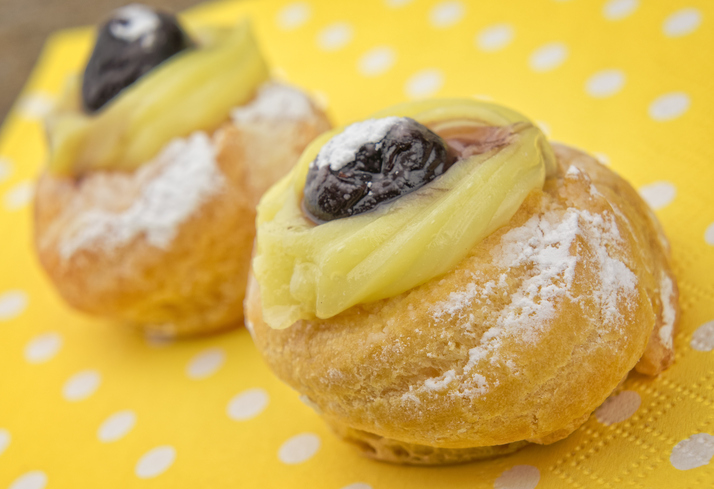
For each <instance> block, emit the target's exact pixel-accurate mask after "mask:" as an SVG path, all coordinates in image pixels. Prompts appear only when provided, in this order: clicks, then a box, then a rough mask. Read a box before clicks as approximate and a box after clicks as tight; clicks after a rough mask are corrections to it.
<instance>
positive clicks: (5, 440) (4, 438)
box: [0, 428, 12, 455]
mask: <svg viewBox="0 0 714 489" xmlns="http://www.w3.org/2000/svg"><path fill="white" fill-rule="evenodd" d="M11 438H12V437H11V436H10V432H9V431H7V430H6V429H5V428H0V455H2V454H3V452H4V451H5V450H6V449H7V447H8V446H9V445H10V439H11Z"/></svg>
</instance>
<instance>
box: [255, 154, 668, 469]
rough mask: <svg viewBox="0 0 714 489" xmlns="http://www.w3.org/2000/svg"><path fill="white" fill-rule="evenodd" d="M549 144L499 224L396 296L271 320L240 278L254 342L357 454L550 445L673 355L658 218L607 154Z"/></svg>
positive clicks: (389, 456)
mask: <svg viewBox="0 0 714 489" xmlns="http://www.w3.org/2000/svg"><path fill="white" fill-rule="evenodd" d="M554 151H555V153H556V156H557V158H558V164H559V169H558V174H557V175H556V177H554V178H550V179H548V180H547V181H546V183H545V186H544V188H543V190H537V191H533V192H531V194H530V195H529V196H528V198H527V199H526V201H525V202H524V203H523V205H522V206H521V207H520V209H519V210H518V212H517V213H516V215H515V216H514V217H513V218H512V219H511V220H510V222H509V223H508V225H506V226H504V227H502V228H501V229H499V230H497V231H496V232H494V233H493V234H491V235H490V236H489V237H488V238H486V239H485V240H484V241H482V242H480V243H479V244H477V245H476V246H474V248H473V249H472V250H471V252H470V253H469V255H468V256H467V257H466V258H465V259H464V260H462V261H461V262H460V264H459V265H458V266H457V267H456V268H455V269H453V270H452V271H450V272H449V273H447V274H445V275H443V276H441V277H439V278H435V279H433V280H431V281H429V282H427V283H425V284H423V285H421V286H419V287H416V288H414V289H412V290H410V291H408V292H406V293H404V294H401V295H399V296H396V297H391V298H389V299H385V300H381V301H377V302H374V303H369V304H361V305H357V306H354V307H352V308H350V309H348V310H347V311H345V312H343V313H341V314H339V315H337V316H335V317H332V318H330V319H325V320H320V319H315V320H302V321H298V322H296V323H295V324H293V325H292V326H291V327H290V328H287V329H284V330H276V329H271V328H270V327H268V326H267V324H265V323H264V322H263V320H262V316H261V304H260V290H259V286H258V284H257V282H256V281H255V280H254V279H252V278H251V280H250V283H249V287H248V288H249V290H248V294H247V298H246V324H247V325H248V326H249V329H251V331H252V334H253V337H254V340H255V343H256V345H257V347H258V349H259V350H260V351H261V353H262V354H263V356H264V358H265V359H266V361H267V362H268V364H269V365H270V367H271V368H272V369H273V370H274V371H275V372H276V374H277V375H278V376H279V377H280V378H281V379H282V380H284V381H285V382H287V383H288V384H289V385H291V386H292V387H293V388H295V389H296V390H297V391H299V392H300V393H301V394H303V395H304V396H306V398H307V399H309V401H310V403H311V404H313V405H315V406H316V407H317V409H318V411H319V412H320V413H321V414H322V415H323V416H324V418H325V419H326V421H327V422H328V423H329V424H330V425H331V426H332V427H333V429H334V430H335V431H336V432H337V433H338V434H339V435H340V436H342V437H343V438H345V439H346V440H348V441H351V442H352V443H353V444H355V445H357V446H359V447H361V449H362V451H363V452H364V453H365V454H366V455H367V456H371V457H373V458H378V459H380V460H386V461H391V462H400V463H412V464H440V463H450V462H452V463H453V462H463V461H467V460H472V459H474V458H482V457H483V456H495V455H498V454H499V453H501V452H507V451H508V447H510V448H513V447H514V445H512V444H519V443H520V442H523V441H529V442H534V443H544V444H547V443H553V442H555V441H557V440H560V439H562V438H564V437H566V436H567V435H569V434H570V433H572V432H573V431H574V430H575V429H576V428H578V427H579V426H580V425H581V424H582V423H584V422H585V421H586V420H587V418H588V417H589V415H590V414H591V413H592V412H593V411H594V410H595V409H596V408H597V407H598V406H599V405H600V404H602V402H603V401H604V400H605V399H606V398H607V397H608V396H609V395H610V393H611V392H612V391H613V390H614V389H615V388H616V387H617V385H618V384H619V383H620V382H621V381H622V379H623V378H624V377H626V375H627V374H628V372H629V371H630V370H631V369H633V368H635V369H636V370H638V371H640V372H642V373H646V374H650V375H654V374H656V373H659V372H660V371H662V370H663V369H665V368H666V367H667V366H668V365H669V364H671V362H672V360H673V357H674V355H673V348H672V338H673V334H674V332H675V327H676V322H677V320H678V316H679V310H678V305H677V304H678V301H677V297H678V293H677V288H676V282H675V280H674V276H673V274H672V272H671V270H670V266H669V261H668V245H667V241H666V238H665V237H664V235H663V234H662V231H661V229H660V227H659V225H658V224H657V221H656V219H655V218H654V216H653V214H652V212H651V211H650V210H649V209H648V208H647V206H646V204H645V203H644V202H643V201H642V199H641V198H640V197H639V195H638V194H637V192H636V191H635V190H634V189H633V188H632V187H631V186H630V185H629V184H628V183H627V182H626V181H624V180H623V179H622V178H620V177H619V176H618V175H616V174H615V173H614V172H612V171H611V170H609V169H608V168H607V167H605V166H603V165H601V164H600V163H598V162H597V161H596V160H595V159H593V158H592V157H590V156H588V155H587V154H585V153H583V152H581V151H578V150H576V149H573V148H569V147H566V146H562V145H554ZM509 444H510V445H509ZM504 446H506V447H504ZM477 448H478V449H477ZM515 448H518V446H516V447H515ZM515 448H513V449H515Z"/></svg>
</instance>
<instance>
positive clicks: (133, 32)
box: [109, 3, 161, 47]
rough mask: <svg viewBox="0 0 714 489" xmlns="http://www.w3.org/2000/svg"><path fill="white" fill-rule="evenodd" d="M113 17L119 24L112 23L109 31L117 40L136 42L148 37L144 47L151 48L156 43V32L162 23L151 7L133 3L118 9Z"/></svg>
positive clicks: (143, 44)
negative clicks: (142, 37)
mask: <svg viewBox="0 0 714 489" xmlns="http://www.w3.org/2000/svg"><path fill="white" fill-rule="evenodd" d="M113 17H114V18H115V19H117V22H112V23H110V24H109V30H110V31H111V33H112V35H113V36H114V37H115V38H117V39H121V40H123V41H126V42H134V41H136V40H137V39H139V38H140V37H141V36H147V37H146V38H145V40H144V41H142V46H143V47H149V46H151V45H152V44H153V43H154V41H155V35H154V32H155V31H156V29H158V28H159V25H160V24H161V21H160V19H159V16H158V15H156V12H154V11H153V10H151V9H150V8H149V7H146V6H144V5H140V4H138V3H132V4H130V5H127V6H125V7H122V8H120V9H117V10H116V11H115V12H114V15H113Z"/></svg>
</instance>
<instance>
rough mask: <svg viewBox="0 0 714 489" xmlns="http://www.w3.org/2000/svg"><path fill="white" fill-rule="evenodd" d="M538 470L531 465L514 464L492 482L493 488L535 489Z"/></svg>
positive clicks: (537, 480) (538, 478) (538, 475)
mask: <svg viewBox="0 0 714 489" xmlns="http://www.w3.org/2000/svg"><path fill="white" fill-rule="evenodd" d="M539 481H540V471H539V470H538V469H537V468H536V467H533V466H532V465H516V466H515V467H513V468H511V469H508V470H506V471H505V472H504V473H503V474H501V475H500V476H499V477H498V479H496V481H495V482H494V483H493V487H494V489H535V487H536V486H537V485H538V482H539Z"/></svg>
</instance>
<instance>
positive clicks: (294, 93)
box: [231, 82, 315, 124]
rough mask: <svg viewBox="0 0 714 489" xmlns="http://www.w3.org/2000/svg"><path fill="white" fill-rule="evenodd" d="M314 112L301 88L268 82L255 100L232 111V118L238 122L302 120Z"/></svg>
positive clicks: (261, 87)
mask: <svg viewBox="0 0 714 489" xmlns="http://www.w3.org/2000/svg"><path fill="white" fill-rule="evenodd" d="M314 113H315V111H314V109H313V108H312V105H311V103H310V99H309V98H308V97H307V96H306V95H305V94H304V93H302V92H301V91H300V90H298V89H296V88H293V87H290V86H288V85H284V84H282V83H276V82H266V83H264V84H263V85H261V86H260V88H259V89H258V94H257V95H256V97H255V98H254V99H253V100H251V101H250V102H249V103H247V104H245V105H242V106H240V107H236V108H234V109H233V110H232V111H231V118H232V119H233V121H234V122H236V123H238V124H240V123H244V124H249V123H251V122H255V121H256V120H264V119H288V120H302V119H306V118H309V117H312V116H313V114H314Z"/></svg>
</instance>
